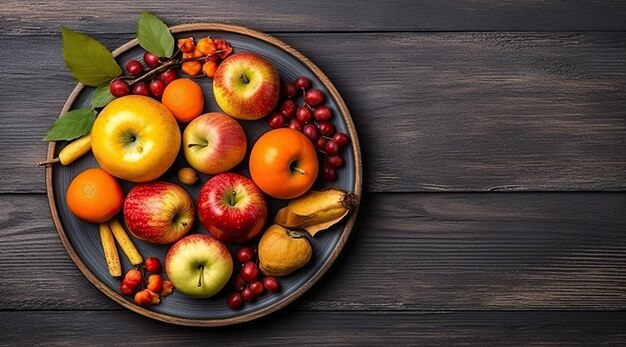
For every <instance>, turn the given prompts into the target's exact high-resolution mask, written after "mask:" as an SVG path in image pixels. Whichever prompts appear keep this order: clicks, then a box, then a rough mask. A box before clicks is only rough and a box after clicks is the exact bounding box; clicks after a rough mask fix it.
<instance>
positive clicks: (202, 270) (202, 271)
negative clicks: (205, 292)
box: [198, 265, 204, 287]
mask: <svg viewBox="0 0 626 347" xmlns="http://www.w3.org/2000/svg"><path fill="white" fill-rule="evenodd" d="M203 273H204V265H200V276H198V287H202V274H203Z"/></svg>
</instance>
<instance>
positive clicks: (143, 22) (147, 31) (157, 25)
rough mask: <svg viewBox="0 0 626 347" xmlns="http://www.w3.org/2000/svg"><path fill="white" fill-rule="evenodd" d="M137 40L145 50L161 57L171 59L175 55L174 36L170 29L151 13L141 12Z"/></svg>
mask: <svg viewBox="0 0 626 347" xmlns="http://www.w3.org/2000/svg"><path fill="white" fill-rule="evenodd" d="M137 40H139V45H140V46H141V47H142V48H143V49H145V50H146V51H148V52H150V53H152V54H154V55H157V56H159V57H165V58H169V57H171V56H172V54H173V53H174V36H172V33H170V29H169V28H168V27H167V25H165V23H163V21H161V20H160V19H159V18H157V17H156V16H154V15H153V14H151V13H150V12H147V11H143V12H141V16H140V17H139V24H138V25H137Z"/></svg>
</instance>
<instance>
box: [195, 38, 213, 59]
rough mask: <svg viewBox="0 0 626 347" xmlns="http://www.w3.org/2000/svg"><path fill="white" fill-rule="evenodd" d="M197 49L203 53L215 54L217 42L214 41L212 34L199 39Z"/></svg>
mask: <svg viewBox="0 0 626 347" xmlns="http://www.w3.org/2000/svg"><path fill="white" fill-rule="evenodd" d="M196 49H197V50H198V51H200V52H201V53H202V54H203V55H209V54H213V52H215V42H213V39H211V37H210V36H207V37H203V38H201V39H200V40H199V41H198V46H197V48H196Z"/></svg>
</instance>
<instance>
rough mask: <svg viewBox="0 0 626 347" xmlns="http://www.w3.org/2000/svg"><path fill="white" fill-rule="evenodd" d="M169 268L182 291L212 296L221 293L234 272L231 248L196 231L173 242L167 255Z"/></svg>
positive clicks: (169, 274)
mask: <svg viewBox="0 0 626 347" xmlns="http://www.w3.org/2000/svg"><path fill="white" fill-rule="evenodd" d="M165 272H166V273H167V277H168V278H169V280H170V281H171V282H172V284H174V287H175V288H176V290H178V291H179V292H181V293H183V294H186V295H189V296H192V297H195V298H208V297H210V296H213V295H215V294H216V293H218V292H219V291H220V290H221V289H222V288H223V287H224V285H225V284H226V283H227V282H228V280H229V279H230V276H231V275H232V273H233V258H232V257H231V255H230V251H229V250H228V248H227V247H226V246H225V245H224V244H223V243H221V242H220V241H218V240H216V239H215V238H213V237H211V236H209V235H206V234H193V235H188V236H185V237H183V238H182V239H180V240H179V241H178V242H176V243H175V244H173V245H172V247H170V249H169V250H168V251H167V254H166V255H165Z"/></svg>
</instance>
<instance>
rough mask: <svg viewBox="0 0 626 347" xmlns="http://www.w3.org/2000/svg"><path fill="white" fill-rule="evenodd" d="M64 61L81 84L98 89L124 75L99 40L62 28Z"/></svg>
mask: <svg viewBox="0 0 626 347" xmlns="http://www.w3.org/2000/svg"><path fill="white" fill-rule="evenodd" d="M61 33H62V35H63V59H64V60H65V64H66V65H67V67H68V68H69V69H70V71H71V72H72V75H74V78H76V79H77V80H78V81H79V82H80V83H82V84H84V85H88V86H92V87H97V86H100V85H104V84H106V83H109V81H111V80H112V79H113V78H114V77H116V76H118V75H119V74H121V73H122V69H121V68H120V66H119V65H117V62H116V61H115V59H113V55H112V54H111V52H110V51H109V50H108V49H107V48H106V47H105V46H104V45H103V44H102V43H100V42H99V41H98V40H96V39H94V38H92V37H90V36H87V35H85V34H81V33H79V32H76V31H73V30H71V29H68V28H66V27H64V26H62V27H61Z"/></svg>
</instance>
